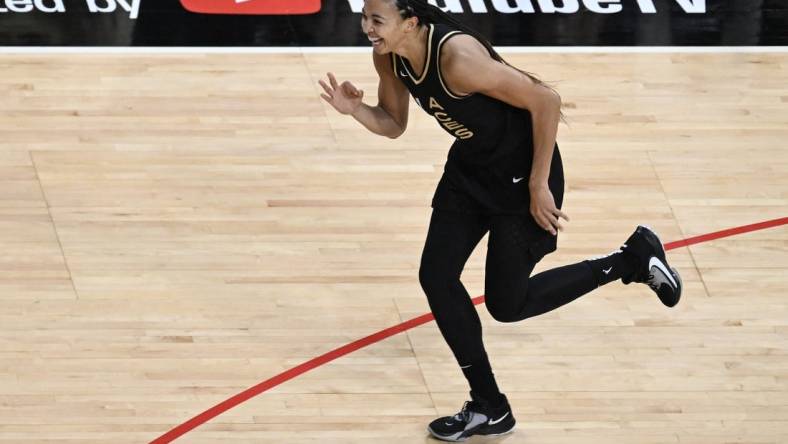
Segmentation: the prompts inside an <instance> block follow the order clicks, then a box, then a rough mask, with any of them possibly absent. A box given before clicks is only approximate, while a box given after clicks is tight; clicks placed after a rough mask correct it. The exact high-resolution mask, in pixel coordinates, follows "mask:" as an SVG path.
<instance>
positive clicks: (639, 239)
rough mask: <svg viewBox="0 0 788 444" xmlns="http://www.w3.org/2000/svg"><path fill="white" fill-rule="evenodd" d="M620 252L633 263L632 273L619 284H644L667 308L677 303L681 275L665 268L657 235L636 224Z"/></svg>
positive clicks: (666, 263)
mask: <svg viewBox="0 0 788 444" xmlns="http://www.w3.org/2000/svg"><path fill="white" fill-rule="evenodd" d="M621 250H622V251H623V252H624V253H627V254H628V255H629V257H633V258H635V259H636V260H637V266H636V269H635V272H634V273H633V274H631V275H629V276H624V277H623V278H622V279H621V281H622V282H624V283H625V284H629V283H630V282H637V283H641V284H646V285H648V286H649V287H651V289H652V290H654V293H656V294H657V296H658V297H659V300H660V301H662V303H663V304H665V305H667V306H668V307H673V306H674V305H676V304H678V303H679V299H681V288H682V283H681V276H679V272H678V271H676V269H675V268H673V267H671V266H669V265H668V261H667V259H666V258H665V247H663V245H662V241H660V240H659V237H658V236H657V233H655V232H654V231H653V230H652V229H651V228H649V227H647V226H643V225H638V227H637V228H636V229H635V232H634V233H632V235H631V236H629V239H627V242H626V243H625V244H624V245H622V246H621Z"/></svg>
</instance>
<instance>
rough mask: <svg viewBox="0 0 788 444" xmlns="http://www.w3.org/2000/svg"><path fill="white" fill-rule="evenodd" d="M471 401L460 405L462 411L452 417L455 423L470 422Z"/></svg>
mask: <svg viewBox="0 0 788 444" xmlns="http://www.w3.org/2000/svg"><path fill="white" fill-rule="evenodd" d="M470 406H471V401H465V404H463V405H462V409H460V411H459V412H458V413H457V414H456V415H454V419H455V420H457V421H464V422H466V423H467V422H469V421H470V420H471V411H470Z"/></svg>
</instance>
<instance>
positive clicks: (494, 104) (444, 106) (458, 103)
mask: <svg viewBox="0 0 788 444" xmlns="http://www.w3.org/2000/svg"><path fill="white" fill-rule="evenodd" d="M458 34H461V31H457V30H453V29H451V28H449V27H447V26H445V25H441V24H430V25H429V36H428V38H427V51H426V60H425V63H424V69H423V72H422V73H420V74H419V73H416V72H415V70H414V69H413V67H412V66H411V64H410V62H409V61H408V60H407V59H406V58H403V57H401V56H399V55H397V54H394V53H392V64H393V68H394V74H395V76H396V77H397V78H399V79H400V80H401V81H402V82H403V83H404V84H405V86H406V87H407V88H408V90H409V91H410V93H411V95H412V96H413V97H414V99H415V100H416V103H418V105H419V106H420V107H421V108H422V109H423V110H424V111H426V112H427V113H428V114H430V115H431V116H433V117H434V118H435V120H436V121H437V122H438V123H439V124H440V126H441V127H442V128H443V129H444V130H446V131H447V132H449V134H451V135H452V136H454V137H455V138H456V140H455V142H454V144H453V145H452V146H451V148H450V150H449V154H448V158H447V161H446V165H445V167H444V174H443V177H441V180H440V182H439V184H438V189H437V190H436V192H435V196H434V197H433V201H432V206H433V207H434V208H444V209H451V210H457V211H463V212H474V213H475V212H484V213H527V212H528V211H529V199H530V196H529V191H528V179H529V177H530V172H531V164H532V162H533V130H532V121H531V113H530V112H528V110H525V109H521V108H517V107H514V106H512V105H509V104H507V103H505V102H502V101H500V100H497V99H494V98H492V97H489V96H485V95H484V94H478V93H477V94H469V95H462V96H461V95H458V94H455V93H454V92H452V91H450V90H449V88H448V87H447V85H446V83H445V82H444V79H443V77H442V75H441V70H440V56H441V48H442V47H443V45H444V44H445V43H446V41H447V40H448V39H450V38H451V37H453V36H456V35H458ZM562 172H563V171H562V165H561V159H560V155H559V153H558V147H557V146H556V148H555V150H554V155H553V162H552V164H551V171H550V182H551V186H550V188H551V189H553V187H554V186H555V187H558V186H559V185H560V191H561V196H563V174H562ZM559 176H560V178H559ZM559 179H560V180H559ZM559 182H560V183H559ZM556 191H558V190H557V189H554V190H553V192H554V195H555V192H556ZM556 201H557V202H556V203H557V204H558V205H560V204H559V203H558V196H556Z"/></svg>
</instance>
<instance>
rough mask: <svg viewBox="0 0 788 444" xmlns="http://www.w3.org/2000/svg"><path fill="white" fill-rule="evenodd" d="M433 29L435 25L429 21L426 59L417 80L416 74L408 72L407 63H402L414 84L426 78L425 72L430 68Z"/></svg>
mask: <svg viewBox="0 0 788 444" xmlns="http://www.w3.org/2000/svg"><path fill="white" fill-rule="evenodd" d="M434 31H435V26H434V25H433V24H432V23H430V35H429V36H428V37H427V61H426V62H424V70H423V71H421V77H420V78H419V79H418V80H416V75H415V74H413V73H412V72H410V69H408V65H407V64H406V63H404V61H403V63H402V67H403V68H405V72H406V73H407V74H408V77H410V79H411V80H413V83H415V84H416V85H419V84H421V82H423V81H424V79H426V78H427V72H428V71H429V70H430V59H432V33H433V32H434ZM398 57H399V58H400V60H402V56H398Z"/></svg>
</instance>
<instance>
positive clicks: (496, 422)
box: [487, 412, 509, 425]
mask: <svg viewBox="0 0 788 444" xmlns="http://www.w3.org/2000/svg"><path fill="white" fill-rule="evenodd" d="M507 416H509V412H506V414H505V415H503V416H501V417H500V418H498V419H497V420H495V421H493V420H492V418H490V421H489V422H488V423H487V424H489V425H495V424H498V423H499V422H501V421H503V419H504V418H506V417H507Z"/></svg>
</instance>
